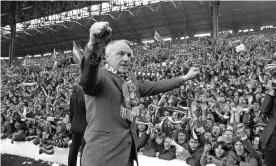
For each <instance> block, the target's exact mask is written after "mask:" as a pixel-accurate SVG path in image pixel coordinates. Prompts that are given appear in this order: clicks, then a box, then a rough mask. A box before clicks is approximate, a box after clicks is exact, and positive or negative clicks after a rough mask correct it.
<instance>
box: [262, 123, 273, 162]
mask: <svg viewBox="0 0 276 166" xmlns="http://www.w3.org/2000/svg"><path fill="white" fill-rule="evenodd" d="M264 152H265V153H264V154H265V155H264V159H265V165H266V166H275V163H276V157H275V156H276V128H275V129H274V131H273V134H272V135H271V137H270V138H269V140H268V143H267V147H266V149H265V150H264Z"/></svg>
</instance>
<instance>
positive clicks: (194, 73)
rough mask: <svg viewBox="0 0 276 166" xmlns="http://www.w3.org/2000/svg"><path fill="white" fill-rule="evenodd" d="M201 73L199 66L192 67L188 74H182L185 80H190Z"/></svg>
mask: <svg viewBox="0 0 276 166" xmlns="http://www.w3.org/2000/svg"><path fill="white" fill-rule="evenodd" d="M199 74H200V70H199V68H197V67H191V68H190V70H189V72H188V73H187V74H186V75H184V76H182V78H183V80H184V81H188V80H191V79H194V78H195V77H197V76H198V75H199Z"/></svg>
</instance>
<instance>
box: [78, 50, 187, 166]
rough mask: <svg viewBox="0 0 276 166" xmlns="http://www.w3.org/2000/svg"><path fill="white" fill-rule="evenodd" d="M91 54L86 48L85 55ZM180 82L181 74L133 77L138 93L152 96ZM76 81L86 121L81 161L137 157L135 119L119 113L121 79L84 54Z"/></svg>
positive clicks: (87, 164)
mask: <svg viewBox="0 0 276 166" xmlns="http://www.w3.org/2000/svg"><path fill="white" fill-rule="evenodd" d="M92 54H94V53H92V52H90V51H89V50H88V49H87V48H86V49H85V55H92ZM84 57H85V56H84ZM182 82H183V81H182V79H180V78H174V79H170V80H164V81H157V82H150V81H145V82H137V80H136V83H137V88H136V89H137V92H138V93H139V94H140V97H144V96H151V95H157V94H159V93H162V92H166V91H169V90H172V89H174V88H177V87H179V86H180V85H181V84H182ZM79 84H80V85H81V86H82V88H83V91H84V93H85V105H86V110H87V113H86V120H87V122H88V125H87V128H86V130H85V133H84V139H85V142H86V146H85V148H84V151H83V155H82V165H83V166H126V165H127V164H128V162H129V158H130V155H132V157H133V158H134V159H135V160H136V161H137V151H136V150H137V149H139V148H140V147H139V146H138V136H137V132H136V127H135V126H136V125H135V119H134V123H130V121H128V120H126V119H124V118H122V117H121V116H120V107H121V104H122V103H123V94H122V84H123V81H122V80H121V79H120V78H119V77H118V76H117V75H115V74H113V73H111V72H109V71H107V70H106V69H104V68H99V64H96V63H94V64H93V63H91V62H87V61H86V60H85V59H84V58H83V59H82V62H81V75H80V82H79ZM132 147H134V148H132ZM133 149H134V150H133Z"/></svg>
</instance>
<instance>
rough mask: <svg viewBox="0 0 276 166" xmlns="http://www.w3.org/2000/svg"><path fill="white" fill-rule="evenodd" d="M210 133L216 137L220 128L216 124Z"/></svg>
mask: <svg viewBox="0 0 276 166" xmlns="http://www.w3.org/2000/svg"><path fill="white" fill-rule="evenodd" d="M212 134H213V136H214V137H218V136H219V135H220V128H219V127H218V126H213V128H212Z"/></svg>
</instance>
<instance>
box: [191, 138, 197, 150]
mask: <svg viewBox="0 0 276 166" xmlns="http://www.w3.org/2000/svg"><path fill="white" fill-rule="evenodd" d="M198 145H199V143H198V140H195V139H192V138H191V139H190V141H189V146H190V148H191V149H192V150H196V148H197V147H198Z"/></svg>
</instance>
